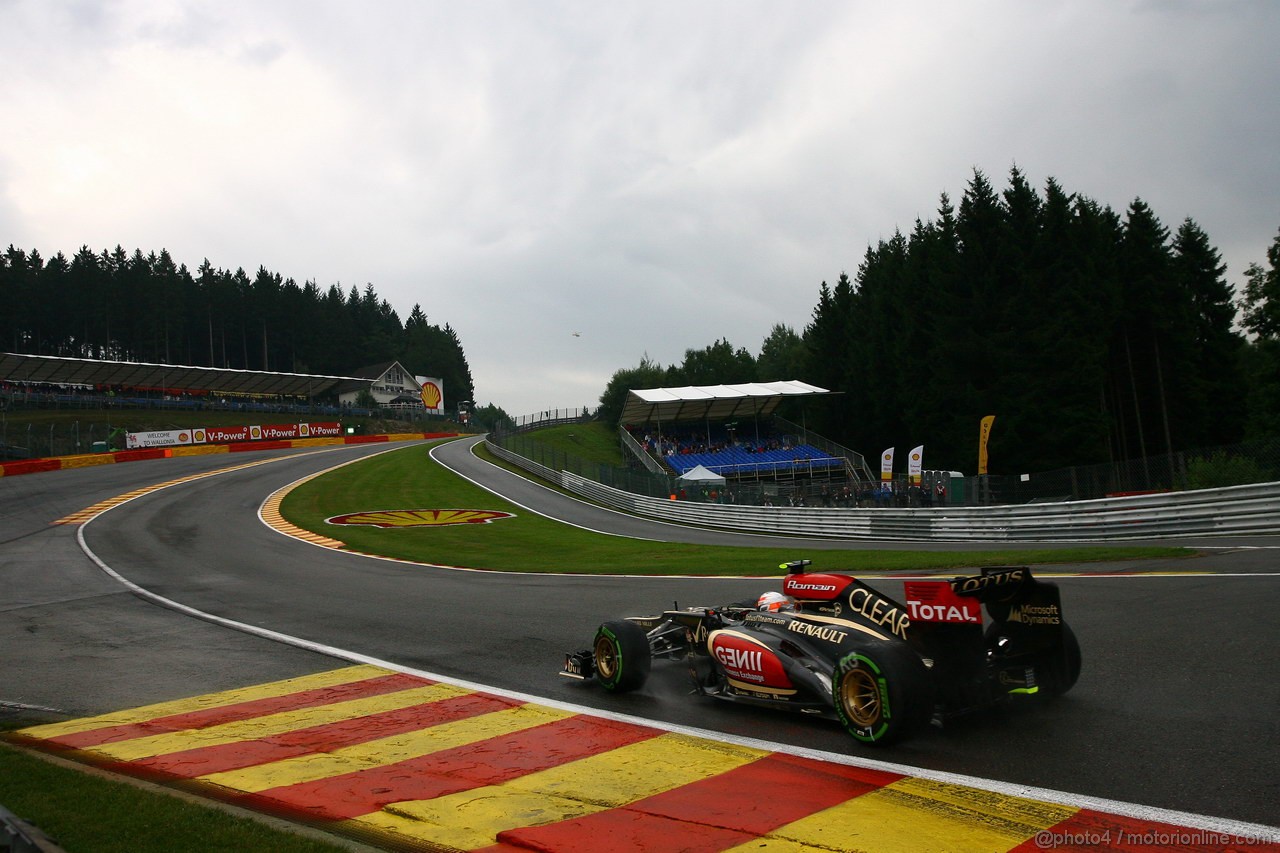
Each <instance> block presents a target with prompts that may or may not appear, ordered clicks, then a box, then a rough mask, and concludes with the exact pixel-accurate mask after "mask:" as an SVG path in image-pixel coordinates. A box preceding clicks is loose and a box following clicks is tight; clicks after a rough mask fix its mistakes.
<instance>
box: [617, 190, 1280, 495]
mask: <svg viewBox="0 0 1280 853" xmlns="http://www.w3.org/2000/svg"><path fill="white" fill-rule="evenodd" d="M1268 258H1269V263H1270V267H1269V269H1264V268H1263V267H1262V266H1260V265H1257V264H1255V265H1251V266H1250V268H1249V269H1248V270H1247V271H1246V278H1247V284H1246V287H1245V288H1244V289H1243V290H1242V292H1241V293H1240V294H1239V295H1238V297H1237V294H1235V293H1234V291H1233V288H1232V287H1231V285H1229V284H1228V283H1227V281H1226V279H1225V272H1226V267H1225V265H1224V264H1223V263H1222V259H1221V255H1220V253H1219V252H1218V250H1217V249H1215V248H1214V247H1213V246H1212V245H1211V243H1210V241H1209V238H1208V237H1207V235H1206V234H1205V233H1204V231H1202V230H1201V229H1200V227H1199V226H1197V225H1196V223H1195V222H1194V221H1192V220H1191V219H1187V220H1185V221H1183V222H1182V224H1181V225H1180V226H1179V227H1178V228H1177V230H1176V231H1175V232H1172V233H1171V232H1170V231H1169V229H1168V228H1166V227H1165V226H1164V225H1163V224H1162V223H1161V222H1160V220H1159V219H1158V218H1157V216H1156V215H1155V213H1154V212H1153V211H1152V210H1151V208H1150V207H1149V206H1148V205H1147V204H1145V203H1144V202H1143V201H1141V200H1135V201H1134V202H1133V203H1132V204H1131V205H1130V207H1129V209H1128V210H1127V211H1126V212H1125V214H1124V215H1120V214H1118V213H1116V212H1115V211H1114V210H1112V209H1111V208H1109V207H1106V206H1103V205H1100V204H1098V203H1097V202H1096V201H1093V200H1092V199H1090V198H1088V197H1086V196H1084V195H1081V194H1079V193H1068V192H1067V191H1066V190H1065V189H1063V188H1062V187H1061V186H1060V185H1059V184H1058V183H1057V182H1056V181H1054V180H1049V181H1048V182H1047V183H1046V186H1045V188H1044V191H1043V193H1041V192H1038V191H1037V190H1036V189H1035V188H1034V187H1032V186H1030V185H1029V184H1028V182H1027V180H1026V179H1025V177H1024V176H1023V175H1022V173H1021V172H1020V171H1019V170H1017V169H1016V168H1015V169H1013V170H1012V171H1011V173H1010V176H1009V183H1008V186H1007V187H1006V188H1005V189H1004V191H1003V192H999V193H998V192H996V190H995V189H994V188H993V187H992V185H991V184H990V182H989V181H988V180H987V178H986V177H985V176H984V175H983V174H982V173H980V172H975V174H974V176H973V178H972V180H971V181H970V182H969V184H968V186H967V187H966V189H965V192H964V195H963V197H962V198H961V200H960V204H959V207H958V208H956V207H954V206H953V205H952V203H951V201H950V199H949V198H948V197H947V196H946V195H945V194H944V195H943V196H942V198H941V201H940V204H939V207H938V211H937V217H936V219H934V220H932V221H916V223H915V225H914V227H913V228H912V229H911V232H910V233H909V234H903V233H901V232H899V233H895V234H894V235H893V237H892V238H890V239H888V240H883V241H881V242H879V243H878V244H877V245H874V246H871V247H869V248H868V249H867V251H866V254H865V256H864V258H863V260H862V263H861V265H860V266H859V267H858V269H857V273H856V275H855V276H854V277H853V278H852V279H851V278H850V277H849V276H848V275H846V274H842V275H841V276H840V277H839V279H838V280H837V281H836V283H835V285H834V286H830V285H828V284H827V283H826V282H823V283H822V285H821V286H820V288H819V294H818V303H817V305H816V307H815V308H814V309H813V314H812V321H811V322H810V323H809V325H808V326H807V327H806V328H805V329H804V331H803V334H797V333H796V332H795V331H794V330H792V329H790V328H788V327H786V326H781V325H779V326H775V327H774V329H773V330H772V331H771V333H770V335H769V336H768V337H767V338H766V339H765V341H764V343H763V346H762V348H761V351H760V354H759V356H758V357H753V356H752V354H751V353H750V352H748V351H747V350H745V349H738V348H734V347H733V346H732V345H731V344H729V342H728V341H726V340H720V341H717V342H716V343H715V344H712V345H711V346H709V347H706V348H705V349H702V350H688V351H687V352H686V355H685V360H684V362H683V363H682V364H680V365H672V366H670V367H665V368H664V367H662V366H660V365H658V364H655V363H654V362H652V361H651V360H649V359H648V358H647V357H646V358H645V359H644V360H642V362H641V364H640V365H639V366H638V367H636V368H629V369H624V370H620V371H618V372H617V373H615V374H614V376H613V379H612V380H611V381H610V384H609V387H608V388H607V389H606V391H605V394H604V396H603V397H602V398H601V404H602V407H603V409H604V411H605V414H606V416H614V417H616V414H617V413H618V412H620V410H621V404H622V401H623V399H624V397H625V389H626V388H627V387H632V388H638V387H657V386H670V385H706V384H718V383H721V382H724V383H730V384H732V383H734V382H743V381H750V380H757V381H769V380H779V379H801V380H803V381H806V382H809V383H812V384H814V385H818V386H820V387H823V388H826V389H829V390H831V391H836V392H839V393H838V394H836V395H832V396H829V397H823V398H818V399H814V400H811V401H809V402H808V403H807V404H806V405H805V408H804V411H803V417H804V418H805V420H806V422H807V425H808V426H809V428H810V429H816V430H817V431H818V432H820V433H822V434H824V435H826V436H828V437H830V438H832V439H834V440H836V441H838V442H840V443H842V444H844V445H846V446H848V447H851V448H853V449H855V450H858V451H860V452H862V453H863V454H864V455H871V456H874V455H876V454H878V453H879V451H880V450H881V449H882V448H884V447H889V446H900V447H912V446H915V445H917V444H924V445H926V454H927V458H928V459H929V461H930V467H947V468H955V469H958V470H969V471H972V470H973V467H974V461H975V459H976V454H977V443H978V429H979V422H980V420H981V419H982V418H983V417H984V416H986V415H995V416H996V423H995V428H994V431H993V434H992V442H993V446H998V447H999V450H1000V456H999V457H998V458H999V462H1000V464H999V468H1000V470H1002V471H1005V472H1010V471H1013V472H1016V471H1024V472H1030V471H1045V470H1051V469H1055V468H1060V467H1066V466H1069V465H1077V464H1088V463H1095V462H1108V461H1116V460H1124V459H1135V458H1140V457H1144V456H1157V455H1162V454H1165V453H1169V452H1173V451H1178V450H1184V449H1192V448H1202V447H1210V446H1217V445H1224V444H1233V443H1236V442H1239V441H1241V440H1243V439H1245V438H1253V437H1260V436H1268V435H1269V436H1274V435H1276V434H1277V429H1278V428H1277V426H1276V424H1277V422H1278V421H1277V418H1280V292H1278V291H1277V288H1278V287H1280V285H1278V284H1277V269H1278V268H1280V237H1277V241H1276V244H1275V245H1274V246H1272V247H1271V249H1270V251H1269V252H1268ZM792 414H793V415H794V414H795V411H794V410H793V411H792ZM993 470H994V469H993Z"/></svg>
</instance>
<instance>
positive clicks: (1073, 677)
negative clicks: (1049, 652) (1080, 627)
mask: <svg viewBox="0 0 1280 853" xmlns="http://www.w3.org/2000/svg"><path fill="white" fill-rule="evenodd" d="M1080 667H1081V656H1080V641H1079V640H1077V639H1076V635H1075V632H1074V631H1072V630H1071V626H1070V625H1067V624H1066V623H1065V622H1064V623H1063V625H1062V656H1061V657H1060V658H1059V659H1058V660H1056V661H1054V662H1053V664H1052V665H1050V666H1049V668H1048V669H1049V684H1048V686H1047V687H1046V689H1045V692H1046V693H1048V694H1049V696H1061V695H1062V694H1063V693H1066V692H1067V691H1068V690H1070V689H1071V688H1072V687H1075V686H1076V682H1077V681H1078V680H1079V679H1080Z"/></svg>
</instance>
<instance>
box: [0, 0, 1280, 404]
mask: <svg viewBox="0 0 1280 853" xmlns="http://www.w3.org/2000/svg"><path fill="white" fill-rule="evenodd" d="M1278 56H1280V0H1140V1H1139V2H1131V1H1130V0H1076V2H1065V0H981V1H979V0H975V1H974V2H966V0H960V2H957V1H956V0H945V1H941V2H899V3H884V2H854V0H848V1H847V2H824V1H823V0H799V1H798V2H755V1H754V0H726V2H720V0H715V1H714V2H678V3H677V2H667V1H666V0H646V2H643V3H642V2H615V3H598V2H586V0H582V1H581V2H535V1H534V0H524V2H500V1H499V0H492V2H485V0H479V2H459V0H451V2H434V0H413V1H412V2H410V0H406V1H405V2H378V0H367V2H359V3H357V2H312V0H308V1H307V2H302V0H298V2H281V0H248V1H247V2H227V0H215V2H194V0H192V1H191V2H176V1H175V2H159V0H134V1H133V2H89V0H83V2H60V0H0V104H3V114H4V121H3V131H2V132H0V245H9V244H13V245H15V246H17V247H18V248H21V249H24V250H27V251H30V250H32V249H38V250H39V251H40V252H41V253H42V254H44V255H45V256H46V257H47V256H49V255H52V254H53V253H54V252H56V251H59V250H60V251H63V252H64V253H66V254H67V255H68V256H70V255H71V254H73V253H74V252H75V251H76V250H77V249H78V248H79V247H80V246H81V245H88V246H89V247H90V248H91V249H93V250H95V251H101V250H102V249H107V248H114V247H115V246H116V245H117V244H119V245H122V246H124V247H125V249H127V250H129V251H132V250H133V249H135V248H141V249H142V250H143V251H144V252H148V251H153V250H154V251H159V250H160V249H162V248H167V249H168V250H169V251H170V253H171V254H172V255H173V257H174V259H175V261H177V262H179V263H185V264H187V266H188V267H189V268H190V269H192V270H194V269H195V268H196V267H197V266H199V264H200V263H201V261H202V260H203V259H204V258H206V257H207V258H208V259H209V260H210V262H212V263H213V264H214V266H216V267H222V268H226V269H235V268H236V267H244V268H245V269H246V270H247V271H248V272H249V273H250V274H251V275H252V273H253V272H254V271H255V270H256V269H257V268H258V267H259V266H260V265H261V266H265V267H266V268H267V269H269V270H271V271H273V272H277V273H280V274H281V275H282V276H284V277H286V278H293V279H295V280H296V281H298V282H299V283H302V282H304V281H306V280H307V279H314V280H315V281H316V282H317V283H318V284H319V285H320V286H321V287H322V288H326V287H328V285H330V284H334V283H338V284H341V285H342V286H343V288H344V289H349V288H350V287H351V285H357V286H360V287H362V288H363V286H364V285H365V284H366V283H372V284H373V286H374V289H375V290H376V291H377V292H378V293H379V295H381V296H382V297H384V298H385V299H386V300H387V301H388V302H390V303H391V305H392V306H393V307H394V308H395V309H396V311H397V312H398V313H399V315H400V318H401V320H402V321H403V320H404V319H405V318H407V317H408V315H409V312H410V310H411V309H412V307H413V305H414V304H415V303H420V304H421V305H422V307H423V310H424V311H425V312H426V313H427V316H428V318H429V319H430V320H431V321H432V322H434V323H438V324H440V325H443V324H445V323H449V324H451V325H452V326H453V328H454V329H456V330H457V332H458V335H459V337H460V338H461V340H462V343H463V346H464V349H465V351H466V354H467V359H468V361H469V363H470V365H471V370H472V375H473V377H474V379H475V386H476V399H477V401H478V402H480V403H481V404H484V403H490V402H491V403H495V404H497V405H499V406H501V407H503V408H504V409H505V410H506V411H507V412H509V413H511V414H513V415H520V414H528V413H531V412H534V411H537V410H541V409H546V408H550V407H569V406H582V405H591V406H594V405H595V404H596V403H597V401H598V399H599V396H600V394H601V392H602V391H603V390H604V387H605V384H606V383H607V382H608V380H609V377H610V376H611V375H612V374H613V372H614V371H616V370H618V369H619V368H624V367H634V366H636V365H637V364H638V363H639V361H640V359H641V357H642V356H644V355H645V354H648V355H649V356H650V357H651V358H652V359H654V360H655V361H657V362H659V363H661V364H664V365H666V364H671V363H677V362H679V361H681V360H682V359H683V355H684V351H685V350H686V349H688V348H702V347H705V346H707V345H708V344H711V343H713V342H714V341H715V340H717V339H719V338H727V339H728V340H729V341H730V342H731V343H732V344H733V345H734V346H735V347H745V348H747V349H748V350H750V351H751V352H752V353H755V354H758V353H759V350H760V344H761V342H762V341H763V340H764V338H765V337H766V336H767V335H768V333H769V331H770V329H771V328H772V326H773V324H775V323H785V324H787V325H789V326H791V327H793V328H794V329H795V330H796V331H797V332H800V331H802V330H803V328H804V326H805V325H806V324H807V323H808V321H809V319H810V317H811V313H812V310H813V307H814V305H815V304H816V302H817V296H818V288H819V285H820V284H821V282H823V281H824V280H825V281H828V282H834V281H835V279H836V278H837V277H838V276H839V275H840V273H841V272H842V271H848V272H849V273H850V274H851V275H852V274H853V273H854V272H855V271H856V269H857V267H858V264H859V262H860V261H861V259H862V257H863V254H864V252H865V251H866V248H867V246H868V245H869V244H873V243H875V242H876V241H878V240H880V239H882V238H888V237H890V236H892V234H893V231H894V229H895V228H901V229H902V230H903V231H909V230H910V228H911V226H912V224H913V223H914V220H915V219H916V218H917V217H920V218H924V219H929V218H932V217H933V216H934V213H935V210H936V208H937V205H938V199H939V196H940V194H941V193H942V192H947V193H949V194H950V195H951V197H952V199H953V200H955V201H958V200H959V197H960V195H961V194H962V192H963V190H964V187H965V185H966V183H967V182H968V181H969V179H970V177H971V175H972V172H973V170H974V169H975V168H976V169H980V170H982V171H983V172H984V173H986V175H987V176H988V178H989V179H990V180H991V182H992V183H993V184H994V185H995V186H996V188H997V189H1001V190H1002V189H1003V188H1004V187H1005V185H1006V178H1007V175H1008V172H1009V169H1010V167H1011V166H1013V165H1014V164H1017V166H1018V167H1019V168H1021V169H1022V170H1023V171H1024V172H1025V173H1026V175H1027V176H1028V178H1029V179H1030V180H1031V181H1032V183H1033V184H1035V185H1037V186H1039V187H1043V184H1044V181H1045V179H1047V178H1048V177H1054V178H1056V179H1057V180H1058V181H1059V182H1060V183H1061V184H1062V185H1063V186H1064V187H1065V188H1066V189H1067V190H1068V191H1070V192H1079V193H1082V194H1084V195H1087V196H1090V197H1091V198H1094V199H1096V200H1097V201H1099V202H1101V203H1104V204H1109V205H1111V206H1112V207H1114V208H1116V209H1117V210H1118V211H1121V212H1123V211H1124V209H1125V208H1127V206H1128V205H1129V203H1130V202H1131V201H1132V200H1133V199H1134V198H1135V197H1137V196H1140V197H1142V198H1143V199H1144V200H1146V201H1147V203H1148V204H1150V205H1151V206H1152V208H1153V209H1154V211H1155V212H1156V214H1157V215H1158V216H1159V217H1160V218H1161V220H1162V221H1163V222H1164V224H1165V225H1166V226H1167V227H1169V228H1170V229H1171V230H1173V229H1176V228H1177V226H1178V225H1179V224H1180V223H1181V221H1182V220H1183V219H1184V218H1185V217H1187V216H1190V217H1191V218H1193V219H1195V220H1196V222H1197V223H1199V225H1200V226H1201V227H1202V228H1203V229H1204V230H1205V231H1206V232H1207V233H1208V235H1209V237H1210V239H1211V240H1212V241H1213V243H1214V245H1216V246H1217V247H1218V248H1219V249H1220V250H1221V252H1222V253H1223V257H1224V260H1225V261H1226V262H1227V264H1228V265H1229V269H1228V271H1227V278H1228V281H1230V282H1231V283H1233V284H1236V285H1237V286H1239V284H1240V282H1241V281H1242V274H1243V271H1244V268H1245V266H1246V265H1247V264H1248V263H1249V262H1251V261H1252V262H1263V261H1265V252H1266V248H1267V246H1268V245H1270V243H1271V241H1272V239H1273V238H1274V237H1275V235H1276V230H1277V227H1280V60H1278V59H1277V57H1278ZM574 333H578V334H577V335H575V334H574ZM355 366H356V365H353V367H355ZM765 378H766V379H804V378H805V377H803V376H782V377H765ZM445 393H446V401H447V402H449V403H452V402H454V401H455V400H454V398H451V397H449V396H448V395H449V393H450V389H448V388H446V389H445Z"/></svg>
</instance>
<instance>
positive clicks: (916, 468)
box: [907, 444, 924, 484]
mask: <svg viewBox="0 0 1280 853" xmlns="http://www.w3.org/2000/svg"><path fill="white" fill-rule="evenodd" d="M923 463H924V445H923V444H922V445H920V446H919V447H916V448H913V449H912V451H911V456H910V457H909V458H908V459H907V476H908V477H910V478H911V482H913V483H917V484H918V483H919V482H920V469H921V467H922V466H923Z"/></svg>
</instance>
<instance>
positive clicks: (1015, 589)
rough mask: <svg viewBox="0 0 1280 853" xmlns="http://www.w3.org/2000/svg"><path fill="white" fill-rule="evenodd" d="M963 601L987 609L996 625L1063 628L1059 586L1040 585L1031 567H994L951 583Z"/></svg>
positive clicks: (1041, 583) (1041, 582)
mask: <svg viewBox="0 0 1280 853" xmlns="http://www.w3.org/2000/svg"><path fill="white" fill-rule="evenodd" d="M951 589H952V591H953V592H954V593H955V594H956V595H957V596H958V597H961V598H968V599H970V600H975V599H976V600H977V601H980V602H982V603H983V604H984V605H986V608H987V615H988V616H990V617H991V619H992V620H993V621H994V622H997V623H1005V624H1021V625H1024V626H1027V627H1031V628H1046V629H1051V630H1052V629H1056V630H1058V631H1060V630H1061V628H1062V599H1061V597H1060V596H1059V594H1058V586H1057V584H1052V583H1045V582H1044V581H1038V580H1036V579H1035V578H1033V577H1032V576H1031V569H1030V568H1029V567H1028V566H994V567H990V568H985V569H982V573H981V574H978V575H972V576H970V577H958V578H954V579H952V581H951Z"/></svg>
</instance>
